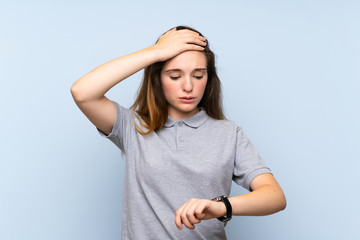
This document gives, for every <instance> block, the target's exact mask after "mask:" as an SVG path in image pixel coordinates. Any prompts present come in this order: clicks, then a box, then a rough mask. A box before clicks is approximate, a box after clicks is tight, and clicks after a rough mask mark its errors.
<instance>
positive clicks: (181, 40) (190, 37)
mask: <svg viewBox="0 0 360 240" xmlns="http://www.w3.org/2000/svg"><path fill="white" fill-rule="evenodd" d="M205 46H206V38H205V37H203V36H200V35H199V34H198V33H197V32H194V31H191V30H188V29H182V30H176V28H173V29H171V30H170V31H168V32H166V33H165V34H164V35H162V36H161V37H160V38H159V40H158V42H157V43H156V44H155V45H153V46H151V47H150V48H152V49H154V50H155V51H156V54H157V57H158V58H159V61H167V60H169V59H171V58H173V57H175V56H177V55H178V54H180V53H182V52H185V51H190V50H192V51H203V50H204V47H205Z"/></svg>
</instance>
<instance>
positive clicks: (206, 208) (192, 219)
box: [175, 174, 286, 230]
mask: <svg viewBox="0 0 360 240" xmlns="http://www.w3.org/2000/svg"><path fill="white" fill-rule="evenodd" d="M250 187H251V189H252V190H253V191H252V192H249V193H247V194H244V195H239V196H235V197H231V198H229V201H230V204H231V206H232V215H233V216H262V215H269V214H273V213H276V212H278V211H281V210H284V209H285V207H286V199H285V195H284V193H283V191H282V189H281V187H280V185H279V184H278V183H277V181H276V180H275V178H274V177H273V175H271V174H261V175H259V176H257V177H255V178H254V179H253V180H252V182H251V184H250ZM214 197H217V196H214ZM225 215H226V207H225V204H224V203H223V202H214V201H210V200H208V199H190V200H189V201H188V202H186V203H185V204H184V205H182V206H181V207H180V208H179V209H178V210H177V211H176V213H175V224H176V226H177V227H178V228H179V229H180V230H181V229H182V224H184V225H185V226H186V227H188V228H190V229H194V228H195V224H197V223H200V222H201V220H208V219H211V218H217V217H221V216H225Z"/></svg>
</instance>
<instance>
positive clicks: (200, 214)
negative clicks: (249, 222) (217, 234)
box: [175, 198, 226, 230]
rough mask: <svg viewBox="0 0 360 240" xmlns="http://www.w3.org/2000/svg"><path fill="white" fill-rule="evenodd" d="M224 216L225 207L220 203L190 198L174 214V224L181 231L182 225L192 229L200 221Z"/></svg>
mask: <svg viewBox="0 0 360 240" xmlns="http://www.w3.org/2000/svg"><path fill="white" fill-rule="evenodd" d="M225 214H226V207H225V204H224V203H222V202H216V201H211V200H208V199H197V198H192V199H190V200H189V201H187V202H186V203H184V204H183V205H182V206H181V207H180V208H179V209H178V210H177V211H176V212H175V224H176V226H177V227H178V228H179V230H182V224H184V225H185V226H186V227H187V228H190V229H194V228H195V224H197V223H200V222H201V220H208V219H212V218H217V217H221V216H224V215H225Z"/></svg>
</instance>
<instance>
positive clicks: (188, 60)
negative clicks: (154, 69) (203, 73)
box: [163, 51, 207, 71]
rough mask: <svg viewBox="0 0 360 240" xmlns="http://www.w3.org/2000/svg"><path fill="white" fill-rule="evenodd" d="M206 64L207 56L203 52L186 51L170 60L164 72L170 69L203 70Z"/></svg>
mask: <svg viewBox="0 0 360 240" xmlns="http://www.w3.org/2000/svg"><path fill="white" fill-rule="evenodd" d="M206 64H207V63H206V56H205V54H204V53H203V52H200V51H186V52H183V53H180V54H179V55H177V56H175V57H174V58H172V59H170V60H168V61H167V62H166V63H165V65H164V68H163V71H167V70H170V69H177V70H182V69H183V70H187V69H191V70H193V69H196V68H198V69H203V68H206Z"/></svg>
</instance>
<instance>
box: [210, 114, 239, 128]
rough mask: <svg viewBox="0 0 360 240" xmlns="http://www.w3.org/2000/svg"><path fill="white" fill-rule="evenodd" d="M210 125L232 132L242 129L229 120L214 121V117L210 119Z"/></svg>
mask: <svg viewBox="0 0 360 240" xmlns="http://www.w3.org/2000/svg"><path fill="white" fill-rule="evenodd" d="M209 123H210V124H212V125H213V126H216V127H219V128H221V129H223V130H230V131H238V130H239V129H241V127H240V126H239V125H238V124H236V123H235V122H234V121H232V120H229V119H220V120H218V119H214V118H212V117H209Z"/></svg>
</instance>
